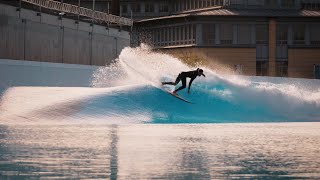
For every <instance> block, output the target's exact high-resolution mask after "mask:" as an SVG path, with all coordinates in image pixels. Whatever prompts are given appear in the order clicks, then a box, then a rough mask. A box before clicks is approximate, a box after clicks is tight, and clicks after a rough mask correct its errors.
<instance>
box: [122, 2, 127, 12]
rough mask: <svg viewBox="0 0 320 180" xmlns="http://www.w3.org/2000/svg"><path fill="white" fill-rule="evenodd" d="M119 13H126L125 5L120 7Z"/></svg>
mask: <svg viewBox="0 0 320 180" xmlns="http://www.w3.org/2000/svg"><path fill="white" fill-rule="evenodd" d="M121 12H122V13H128V8H127V5H125V4H124V5H122V6H121Z"/></svg>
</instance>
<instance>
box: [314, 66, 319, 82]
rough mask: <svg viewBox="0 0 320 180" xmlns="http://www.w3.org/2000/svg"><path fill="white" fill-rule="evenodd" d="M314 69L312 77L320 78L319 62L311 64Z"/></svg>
mask: <svg viewBox="0 0 320 180" xmlns="http://www.w3.org/2000/svg"><path fill="white" fill-rule="evenodd" d="M313 68H314V70H313V73H314V78H315V79H320V64H315V65H314V66H313Z"/></svg>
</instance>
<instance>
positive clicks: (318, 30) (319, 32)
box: [309, 24, 320, 45]
mask: <svg viewBox="0 0 320 180" xmlns="http://www.w3.org/2000/svg"><path fill="white" fill-rule="evenodd" d="M309 31H310V43H311V45H320V24H317V25H310V26H309Z"/></svg>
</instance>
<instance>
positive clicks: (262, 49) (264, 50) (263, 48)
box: [256, 44, 269, 61]
mask: <svg viewBox="0 0 320 180" xmlns="http://www.w3.org/2000/svg"><path fill="white" fill-rule="evenodd" d="M268 58H269V46H268V45H265V44H264V45H263V44H257V45H256V59H257V60H260V61H263V60H265V61H266V60H268Z"/></svg>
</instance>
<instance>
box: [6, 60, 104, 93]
mask: <svg viewBox="0 0 320 180" xmlns="http://www.w3.org/2000/svg"><path fill="white" fill-rule="evenodd" d="M97 68H98V66H88V65H76V64H58V63H48V62H32V61H18V60H8V59H0V90H1V89H6V88H8V87H10V86H58V87H62V86H65V87H88V86H90V85H91V78H92V74H93V72H94V71H95V70H96V69H97Z"/></svg>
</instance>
